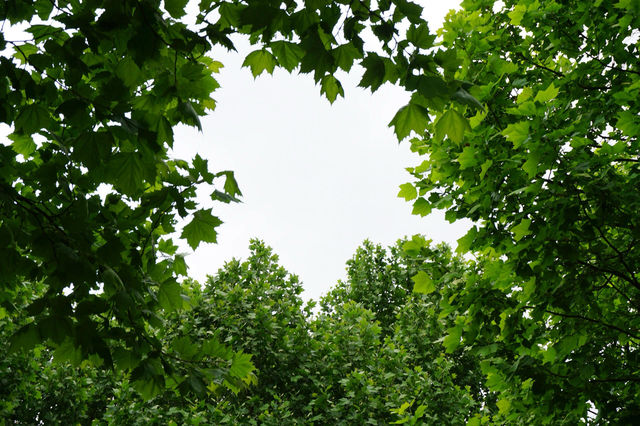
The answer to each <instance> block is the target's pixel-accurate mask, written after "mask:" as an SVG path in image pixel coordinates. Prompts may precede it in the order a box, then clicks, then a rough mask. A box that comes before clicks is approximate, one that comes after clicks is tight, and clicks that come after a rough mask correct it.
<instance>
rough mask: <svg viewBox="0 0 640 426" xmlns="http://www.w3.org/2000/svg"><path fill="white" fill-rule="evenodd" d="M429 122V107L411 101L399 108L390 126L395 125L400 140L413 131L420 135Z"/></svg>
mask: <svg viewBox="0 0 640 426" xmlns="http://www.w3.org/2000/svg"><path fill="white" fill-rule="evenodd" d="M428 122H429V114H428V112H427V109H426V108H424V107H422V106H420V105H416V104H414V103H409V104H408V105H405V106H403V107H402V108H400V110H398V112H397V113H396V115H395V116H394V117H393V119H392V120H391V122H390V123H389V127H391V126H393V128H394V129H393V130H394V132H395V134H396V135H397V136H398V140H403V139H404V138H406V137H407V136H409V134H411V131H414V132H416V133H417V134H418V135H420V134H423V133H424V131H425V129H426V128H427V124H428Z"/></svg>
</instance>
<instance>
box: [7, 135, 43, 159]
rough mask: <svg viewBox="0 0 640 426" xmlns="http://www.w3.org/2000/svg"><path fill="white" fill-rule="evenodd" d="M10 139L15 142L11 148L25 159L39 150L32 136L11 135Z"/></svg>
mask: <svg viewBox="0 0 640 426" xmlns="http://www.w3.org/2000/svg"><path fill="white" fill-rule="evenodd" d="M8 138H9V139H11V140H12V141H13V143H12V144H11V148H13V150H14V151H15V152H17V153H18V154H22V156H23V157H25V158H26V157H28V156H30V155H31V154H33V152H34V151H35V150H36V148H37V146H36V143H35V142H34V141H33V138H32V137H31V135H30V134H23V133H11V134H10V135H9V136H8Z"/></svg>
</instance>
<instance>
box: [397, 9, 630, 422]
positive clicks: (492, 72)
mask: <svg viewBox="0 0 640 426" xmlns="http://www.w3.org/2000/svg"><path fill="white" fill-rule="evenodd" d="M463 8H464V10H462V11H459V12H457V13H453V14H451V15H450V16H449V17H448V19H447V22H446V23H445V25H444V28H443V29H442V30H441V35H442V39H443V44H444V46H445V47H446V48H447V49H455V51H456V52H457V56H458V58H459V59H460V60H461V61H462V66H461V67H460V69H459V70H458V71H457V73H456V78H458V79H464V80H467V81H470V82H472V83H473V84H474V86H473V87H470V88H469V93H470V94H471V95H473V96H474V97H475V98H476V99H478V100H479V101H480V102H481V103H482V107H480V106H476V107H475V108H474V107H473V105H469V106H468V107H461V106H455V105H451V106H449V107H448V108H447V109H446V111H444V112H442V113H437V114H435V117H434V118H435V119H434V120H433V122H430V123H428V124H427V125H426V132H425V136H424V137H420V138H415V139H413V140H412V148H413V150H414V151H416V152H418V153H420V154H421V155H424V156H426V157H427V159H426V160H425V161H424V162H423V163H422V165H420V166H418V167H417V168H414V169H413V174H414V176H415V177H416V181H415V185H414V186H415V191H413V192H412V191H411V190H410V188H408V187H403V188H402V191H401V192H403V194H409V195H413V194H414V193H415V196H414V197H413V198H415V199H416V201H415V204H414V206H415V208H414V211H416V212H418V213H421V212H428V211H430V210H431V209H444V210H446V217H447V218H448V219H449V220H451V221H454V220H456V219H460V218H469V219H472V220H473V221H475V222H476V225H475V226H473V227H472V228H471V230H470V231H469V232H468V233H467V235H466V236H465V237H463V238H462V239H461V240H460V241H459V246H458V250H459V251H461V252H464V251H467V250H471V251H472V252H474V253H475V254H476V256H477V262H476V264H475V271H476V272H475V273H472V274H469V275H468V278H467V282H466V285H465V286H464V287H463V288H460V289H451V290H447V291H446V292H445V294H444V295H443V296H444V297H445V299H446V300H448V301H449V304H450V306H449V307H447V308H445V310H446V311H450V312H452V313H455V314H457V315H458V320H457V321H456V326H455V327H454V328H453V329H451V330H449V331H448V335H447V337H445V340H444V343H445V345H447V346H448V349H449V350H453V349H454V348H455V347H457V346H458V345H459V344H462V345H463V346H464V347H466V348H472V349H473V351H474V353H475V354H477V355H479V356H481V357H482V358H484V360H483V362H482V369H483V371H484V373H485V375H486V384H487V386H488V387H489V388H490V389H491V390H493V391H494V392H497V393H498V402H497V404H498V407H499V412H498V413H496V416H495V417H494V421H496V422H506V423H524V424H548V423H554V424H556V423H561V424H576V423H579V422H583V421H587V419H591V420H593V421H595V422H601V423H613V424H622V423H625V424H628V423H631V422H632V420H631V419H634V418H637V416H638V415H640V408H639V407H640V406H639V405H638V401H640V376H638V371H640V364H639V361H640V359H639V358H638V353H640V351H639V349H640V347H639V345H640V333H639V330H640V318H639V317H638V303H639V301H640V284H639V280H640V270H639V269H638V267H639V265H640V249H639V245H638V241H639V238H640V234H639V233H638V230H639V229H640V227H639V225H640V223H639V222H638V211H640V210H639V207H640V196H639V193H638V191H637V188H638V187H639V185H640V169H639V159H638V153H639V149H640V145H639V140H638V136H639V134H640V126H638V123H639V122H640V118H639V110H640V104H639V99H640V96H639V95H640V68H639V67H638V60H637V58H638V47H639V44H638V39H639V35H640V32H639V31H640V30H639V28H638V23H639V22H640V16H639V13H640V9H638V3H637V2H632V1H620V2H607V1H604V2H603V1H596V2H581V1H531V0H508V1H505V2H504V3H495V4H494V2H493V1H483V0H478V1H474V0H467V1H465V2H463ZM452 114H453V116H455V120H453V119H452V118H453V116H452ZM461 117H464V118H465V119H467V120H468V123H469V126H468V127H466V128H465V129H463V131H461V129H462V127H461V126H460V125H458V124H455V122H456V121H457V120H460V118H461ZM479 421H480V420H478V422H479Z"/></svg>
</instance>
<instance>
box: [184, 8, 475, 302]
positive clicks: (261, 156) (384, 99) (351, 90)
mask: <svg viewBox="0 0 640 426" xmlns="http://www.w3.org/2000/svg"><path fill="white" fill-rule="evenodd" d="M422 4H423V5H425V12H424V15H423V17H425V18H426V19H427V21H428V22H429V26H430V28H431V31H432V32H435V30H436V29H437V28H438V27H439V26H440V23H441V22H442V20H443V18H444V16H445V15H446V13H447V11H448V10H449V9H451V8H455V7H457V6H458V4H459V1H455V0H454V1H452V0H447V1H429V2H426V1H425V2H422ZM251 50H252V49H251V48H250V47H248V46H241V48H240V49H239V52H237V53H236V52H232V53H227V52H225V51H222V50H221V51H218V55H217V56H216V57H215V58H214V59H216V60H219V61H220V62H222V63H223V64H224V68H223V69H222V70H221V72H220V74H219V75H218V77H217V79H218V82H219V83H220V84H221V86H222V87H221V88H220V89H218V90H217V91H216V92H215V94H214V98H215V99H216V101H217V102H218V106H217V108H216V110H215V111H214V112H213V113H211V114H209V116H207V117H203V118H202V126H203V131H202V133H200V132H198V131H197V130H194V129H193V128H189V127H180V128H179V129H178V130H177V132H176V143H175V146H174V155H175V156H176V157H178V158H184V159H191V158H193V156H194V155H195V154H196V153H199V154H200V155H201V156H202V157H203V158H206V159H208V160H209V165H210V169H211V170H213V171H220V170H233V171H235V173H236V179H237V180H238V183H239V185H240V189H241V190H242V193H243V197H242V203H234V204H230V205H224V204H222V203H215V204H213V206H214V213H215V214H217V215H218V216H219V217H220V218H221V219H222V220H223V221H224V222H225V223H224V224H223V225H222V226H221V227H220V228H218V230H219V233H218V244H202V245H201V246H200V247H199V248H198V249H197V250H196V251H195V252H192V251H191V250H190V249H189V248H188V246H187V245H186V244H184V243H183V244H182V245H181V249H182V251H183V252H186V253H190V254H189V256H188V257H187V263H188V265H189V267H190V269H189V272H190V276H192V277H193V278H195V279H197V280H199V281H201V282H203V281H204V280H205V279H206V276H207V275H212V274H214V273H215V272H216V271H217V270H218V268H220V267H221V266H223V265H224V263H225V262H226V261H228V260H230V259H231V258H232V257H236V258H243V259H244V258H246V257H247V255H248V253H249V252H248V245H249V240H250V239H251V238H259V239H261V240H263V241H265V243H266V244H268V245H270V246H271V247H272V248H273V249H274V251H275V253H276V254H278V255H279V257H280V264H281V265H282V266H284V267H285V268H286V269H287V270H288V271H289V272H291V273H294V274H297V275H298V276H299V277H300V279H301V281H302V282H303V284H304V288H305V293H304V297H305V299H309V298H313V299H317V298H318V297H319V296H321V295H322V294H324V293H326V292H327V290H329V289H330V288H331V287H332V286H333V285H335V283H336V282H337V280H339V279H344V277H345V262H346V261H347V260H348V259H349V258H351V256H352V255H353V253H354V252H355V250H356V248H357V247H358V246H359V245H360V244H361V243H362V242H363V241H364V240H365V239H370V240H371V241H373V242H376V243H382V244H385V245H390V244H393V243H394V242H395V241H396V240H397V239H398V238H401V237H403V236H405V235H413V234H417V233H422V234H425V235H427V236H428V237H429V238H431V239H433V240H434V241H446V242H448V243H449V244H451V245H452V246H455V242H456V240H457V239H458V238H460V237H461V236H462V235H463V234H464V233H465V232H466V229H467V227H468V225H465V224H464V223H461V222H457V223H455V224H449V223H448V222H447V221H445V220H444V218H443V215H442V214H439V213H438V212H436V213H433V214H432V215H430V216H427V217H425V218H421V217H419V216H413V215H411V209H412V206H411V204H410V203H407V202H405V201H404V200H403V199H400V198H397V196H396V195H397V193H398V186H399V185H400V184H402V183H405V182H408V181H410V180H411V176H410V175H409V174H408V173H407V172H406V171H405V167H408V166H412V165H415V164H418V163H419V162H420V161H421V160H420V159H419V157H418V156H417V155H415V154H412V153H411V152H410V150H409V144H408V142H404V143H402V144H400V145H399V144H398V143H397V140H396V138H395V135H394V134H393V133H392V130H391V129H390V128H388V127H387V124H388V123H389V121H390V120H391V118H392V117H393V115H394V114H395V112H396V111H397V110H398V108H400V107H402V106H403V105H405V104H406V103H407V101H408V98H409V96H408V94H407V93H406V92H404V91H403V90H402V89H399V88H397V87H392V86H391V85H389V84H386V85H384V86H383V87H382V88H381V89H379V90H378V92H376V93H374V94H371V93H370V92H369V91H365V90H363V89H361V88H358V87H356V86H357V83H358V81H359V77H360V74H359V73H358V72H357V71H356V73H355V75H350V76H347V77H345V78H342V79H341V82H342V84H343V86H344V89H345V98H339V99H338V100H337V101H336V102H335V103H334V104H333V105H330V104H329V102H328V101H327V100H326V99H325V98H323V97H321V96H320V91H319V87H318V86H315V84H314V82H313V79H312V78H311V76H309V75H298V74H295V73H294V74H288V73H287V72H285V71H281V70H276V72H275V73H274V75H273V76H270V75H267V74H263V75H262V76H260V77H258V78H257V79H255V80H254V79H253V77H252V76H251V73H250V72H249V70H248V69H247V68H241V64H242V61H243V59H244V57H245V56H246V54H247V53H249V52H250V51H251ZM201 200H202V202H203V204H205V205H209V206H211V205H212V203H211V201H210V200H209V199H208V194H207V193H206V192H203V193H202V195H201Z"/></svg>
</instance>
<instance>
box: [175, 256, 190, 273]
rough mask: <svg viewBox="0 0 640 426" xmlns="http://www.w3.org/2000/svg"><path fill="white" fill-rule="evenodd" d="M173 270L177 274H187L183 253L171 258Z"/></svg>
mask: <svg viewBox="0 0 640 426" xmlns="http://www.w3.org/2000/svg"><path fill="white" fill-rule="evenodd" d="M173 270H174V272H175V273H176V274H177V275H183V276H185V277H186V276H187V263H186V262H185V261H184V255H183V254H178V255H176V256H175V257H174V258H173Z"/></svg>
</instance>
